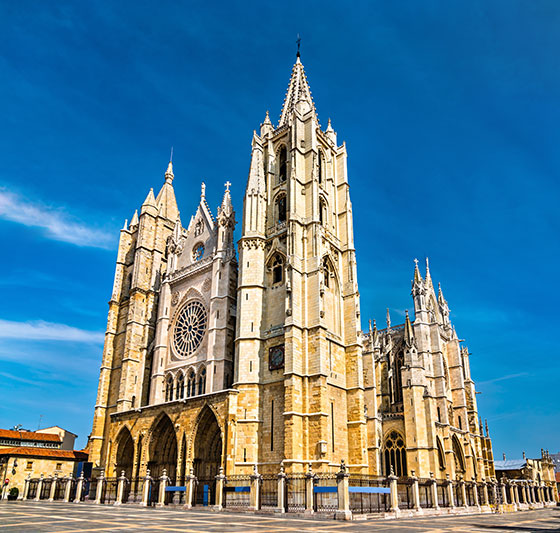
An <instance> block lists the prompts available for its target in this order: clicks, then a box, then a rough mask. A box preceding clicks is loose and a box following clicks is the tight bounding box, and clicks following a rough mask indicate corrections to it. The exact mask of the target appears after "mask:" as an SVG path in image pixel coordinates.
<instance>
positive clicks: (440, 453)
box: [437, 438, 445, 470]
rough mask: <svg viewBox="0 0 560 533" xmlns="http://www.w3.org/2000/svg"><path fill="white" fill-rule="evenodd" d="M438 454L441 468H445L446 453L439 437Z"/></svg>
mask: <svg viewBox="0 0 560 533" xmlns="http://www.w3.org/2000/svg"><path fill="white" fill-rule="evenodd" d="M437 456H438V463H439V468H440V470H445V454H444V453H443V446H442V445H441V441H440V440H439V438H438V439H437Z"/></svg>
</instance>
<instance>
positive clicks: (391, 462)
mask: <svg viewBox="0 0 560 533" xmlns="http://www.w3.org/2000/svg"><path fill="white" fill-rule="evenodd" d="M384 448H385V450H384V456H385V474H386V475H389V474H390V473H391V467H392V468H393V473H394V474H395V475H397V476H399V477H401V476H406V475H407V468H406V447H405V445H404V439H403V438H402V436H401V434H400V433H397V432H396V431H391V433H390V434H389V436H388V437H387V439H386V440H385V446H384Z"/></svg>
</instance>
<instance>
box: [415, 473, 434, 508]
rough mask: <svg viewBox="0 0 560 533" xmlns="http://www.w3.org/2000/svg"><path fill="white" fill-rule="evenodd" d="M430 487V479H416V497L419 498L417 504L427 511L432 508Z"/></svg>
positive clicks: (431, 483)
mask: <svg viewBox="0 0 560 533" xmlns="http://www.w3.org/2000/svg"><path fill="white" fill-rule="evenodd" d="M432 485H433V481H432V480H431V479H428V478H420V479H418V496H419V498H420V501H419V502H418V504H419V505H420V507H421V508H422V509H428V508H430V507H433V506H434V501H433V500H434V499H433V492H432V491H433V489H432Z"/></svg>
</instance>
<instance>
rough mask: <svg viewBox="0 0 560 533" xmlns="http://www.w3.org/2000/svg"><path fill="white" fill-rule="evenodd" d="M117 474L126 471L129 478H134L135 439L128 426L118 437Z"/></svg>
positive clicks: (125, 473)
mask: <svg viewBox="0 0 560 533" xmlns="http://www.w3.org/2000/svg"><path fill="white" fill-rule="evenodd" d="M116 463H117V465H116V471H115V475H116V476H117V477H118V476H120V475H121V472H123V471H124V475H125V476H126V478H127V479H131V478H132V467H133V465H134V441H133V440H132V435H131V434H130V431H129V430H128V428H127V427H124V428H123V429H122V430H121V432H120V433H119V436H118V437H117V461H116Z"/></svg>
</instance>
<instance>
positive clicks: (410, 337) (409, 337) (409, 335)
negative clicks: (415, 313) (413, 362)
mask: <svg viewBox="0 0 560 533" xmlns="http://www.w3.org/2000/svg"><path fill="white" fill-rule="evenodd" d="M405 315H406V318H405V322H404V342H405V345H406V346H407V348H411V347H412V343H413V342H414V332H413V330H412V324H411V323H410V317H409V316H408V309H407V310H406V311H405Z"/></svg>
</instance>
